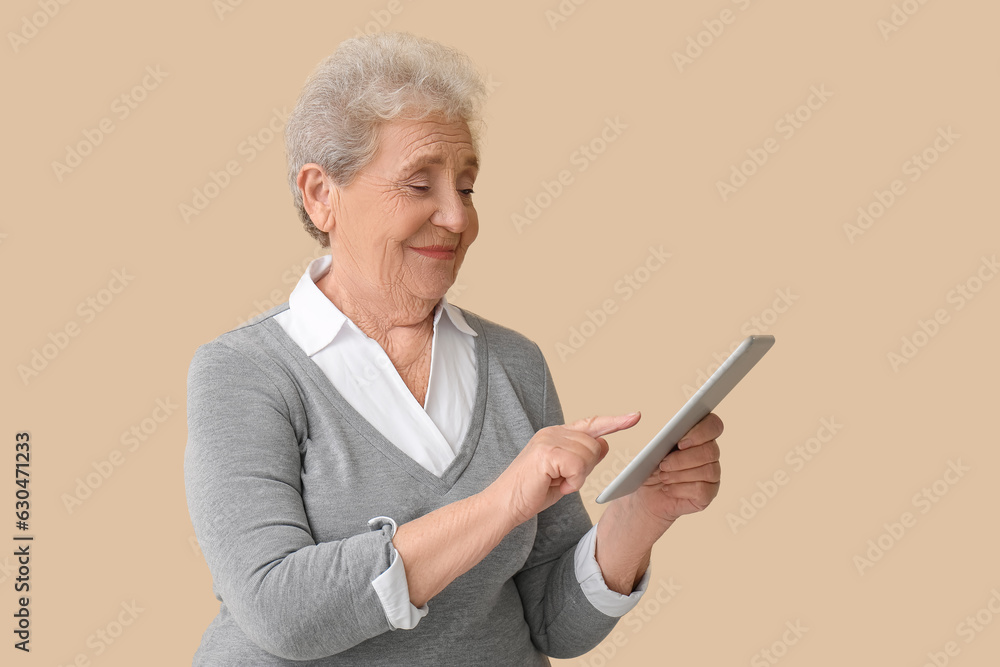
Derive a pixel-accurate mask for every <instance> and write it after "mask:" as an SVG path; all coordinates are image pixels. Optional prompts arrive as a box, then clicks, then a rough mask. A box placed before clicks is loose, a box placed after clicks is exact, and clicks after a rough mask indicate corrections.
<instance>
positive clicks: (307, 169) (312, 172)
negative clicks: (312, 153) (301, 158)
mask: <svg viewBox="0 0 1000 667" xmlns="http://www.w3.org/2000/svg"><path fill="white" fill-rule="evenodd" d="M295 183H296V185H298V188H299V191H300V192H301V193H302V205H303V206H304V207H305V209H306V213H308V214H309V219H310V220H312V222H313V224H314V225H316V227H317V229H319V230H320V231H322V232H325V233H327V234H329V233H330V232H331V231H333V225H334V222H335V215H334V210H335V207H336V200H337V196H338V194H339V192H338V190H337V186H336V185H335V184H334V183H333V179H331V178H330V177H329V176H327V174H326V172H325V171H323V167H321V166H319V165H318V164H316V163H315V162H309V163H308V164H304V165H302V168H301V169H299V176H298V178H297V179H296V181H295Z"/></svg>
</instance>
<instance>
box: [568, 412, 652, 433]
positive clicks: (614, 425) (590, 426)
mask: <svg viewBox="0 0 1000 667" xmlns="http://www.w3.org/2000/svg"><path fill="white" fill-rule="evenodd" d="M641 416H642V415H641V414H640V413H639V412H630V413H629V414H627V415H617V416H613V417H611V416H606V415H604V416H601V415H599V416H596V417H588V418H586V419H578V420H576V421H575V422H573V423H571V424H566V425H565V426H566V428H570V429H573V430H574V431H580V432H581V433H586V434H587V435H589V436H590V437H591V438H599V437H601V436H602V435H608V434H609V433H614V432H615V431H621V430H624V429H627V428H631V427H633V426H635V425H636V423H638V421H639V417H641Z"/></svg>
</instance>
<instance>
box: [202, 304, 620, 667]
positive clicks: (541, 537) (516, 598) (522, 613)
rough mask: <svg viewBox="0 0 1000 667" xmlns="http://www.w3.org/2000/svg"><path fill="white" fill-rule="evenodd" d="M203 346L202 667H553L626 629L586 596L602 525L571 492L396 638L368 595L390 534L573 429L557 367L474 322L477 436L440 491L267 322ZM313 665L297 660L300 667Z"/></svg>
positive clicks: (516, 338)
mask: <svg viewBox="0 0 1000 667" xmlns="http://www.w3.org/2000/svg"><path fill="white" fill-rule="evenodd" d="M287 308H288V302H287V301H286V302H285V303H282V304H280V305H278V306H275V307H274V308H272V309H270V310H269V311H267V312H265V313H262V314H260V315H258V316H256V317H254V318H252V319H251V320H249V321H247V322H245V323H243V324H241V325H240V326H239V327H237V328H236V329H234V330H232V331H229V332H227V333H224V334H222V335H220V336H218V337H217V338H215V339H214V340H212V341H210V342H208V343H205V344H203V345H201V346H200V347H198V349H197V350H196V352H195V354H194V358H193V359H192V361H191V366H190V369H189V372H188V394H187V414H188V442H187V448H186V450H185V454H184V481H185V487H186V492H187V502H188V509H189V511H190V513H191V520H192V523H193V525H194V529H195V534H196V535H197V538H198V543H199V545H200V546H201V550H202V553H203V554H204V556H205V560H206V561H207V563H208V567H209V570H210V571H211V574H212V582H213V593H214V594H215V597H216V598H217V599H218V600H219V601H220V603H221V604H220V605H219V613H218V615H217V616H216V617H215V619H214V620H213V621H212V623H211V624H210V625H209V626H208V629H207V630H206V631H205V634H204V636H203V637H202V641H201V645H200V646H199V648H198V651H197V653H196V654H195V657H194V663H193V664H194V665H206V666H211V667H225V666H226V665H241V666H247V665H253V666H257V665H365V666H368V665H372V666H376V665H434V666H440V667H447V666H450V665H455V666H462V667H466V666H468V665H497V666H502V665H511V666H512V667H513V666H516V667H527V666H531V665H548V664H550V663H549V660H548V658H546V657H545V656H546V655H549V656H553V657H558V658H571V657H575V656H578V655H582V654H583V653H586V652H587V651H589V650H590V649H591V648H593V647H594V646H596V645H597V644H598V643H599V642H600V641H601V640H602V639H603V638H604V637H606V636H607V635H608V633H610V632H611V630H612V628H613V627H614V626H615V623H616V622H617V621H618V618H617V617H612V616H607V615H605V614H603V613H601V612H600V611H598V610H597V609H596V608H594V606H593V605H592V604H591V603H590V602H589V601H588V600H587V598H586V596H585V594H584V592H583V591H582V590H581V588H580V584H579V583H578V582H577V581H576V575H575V568H574V564H573V555H574V549H575V546H576V543H577V542H578V541H579V539H580V537H582V536H583V535H584V534H585V533H586V532H587V531H588V530H589V529H590V528H591V526H592V522H591V520H590V517H589V516H588V514H587V512H586V510H585V509H584V507H583V503H582V501H581V499H580V495H579V494H578V493H574V494H570V495H567V496H565V497H564V498H563V499H562V500H560V501H559V502H558V503H556V504H555V505H553V506H552V507H551V508H549V509H548V510H545V511H544V512H542V513H540V514H539V515H538V516H537V517H535V518H533V519H531V520H529V521H526V522H525V523H523V524H521V525H520V526H518V527H517V528H515V529H514V530H513V531H511V532H510V533H509V534H508V535H507V536H506V538H505V539H504V540H503V541H502V542H501V543H500V544H499V545H498V546H497V547H496V548H495V549H493V551H491V552H490V553H489V555H487V556H486V558H485V559H483V560H482V561H481V562H480V563H479V564H477V565H476V566H475V567H473V568H472V569H471V570H469V571H468V572H466V573H465V574H463V575H462V576H460V577H458V578H457V579H456V580H455V581H453V582H452V583H451V584H450V585H449V586H448V587H447V588H445V589H444V590H443V591H442V592H441V593H439V594H438V595H436V596H435V597H434V598H433V599H431V600H430V602H428V609H429V612H428V614H427V616H425V617H424V618H423V619H422V620H421V621H420V623H419V624H418V625H417V627H416V628H414V629H412V630H403V629H400V630H390V627H389V624H388V621H387V620H386V617H385V612H384V611H383V609H382V605H381V603H380V601H379V599H378V597H377V596H376V594H375V590H374V588H373V587H372V585H371V582H372V580H374V579H375V578H376V577H377V576H378V575H379V574H381V573H382V572H383V571H385V570H386V568H388V567H389V565H390V554H391V541H390V540H391V537H390V531H391V526H390V525H388V524H386V525H384V526H379V525H376V526H375V527H374V528H370V527H369V526H368V520H369V519H371V518H372V517H376V516H388V517H391V518H393V519H394V520H395V521H396V522H397V524H399V525H402V524H404V523H406V522H408V521H410V520H412V519H414V518H417V517H419V516H422V515H424V514H426V513H428V512H430V511H432V510H435V509H437V508H439V507H442V506H444V505H447V504H449V503H452V502H454V501H456V500H459V499H461V498H465V497H467V496H470V495H472V494H474V493H477V492H479V491H481V490H482V489H484V488H486V487H487V486H488V485H489V484H490V483H492V482H493V480H495V479H496V478H497V476H499V474H500V473H501V472H503V470H505V469H506V467H507V466H508V465H509V464H510V462H511V460H513V458H514V457H515V456H516V455H517V453H518V452H519V451H520V449H521V448H522V447H523V446H524V445H525V444H526V443H527V442H528V440H530V439H531V437H532V435H533V434H534V433H535V431H537V430H538V429H540V428H542V427H544V426H549V425H552V424H561V423H563V414H562V409H561V407H560V404H559V398H558V396H557V395H556V390H555V386H554V385H553V382H552V376H551V375H550V373H549V368H548V365H547V363H546V361H545V358H544V356H543V355H542V352H541V350H540V349H539V348H538V346H537V345H536V344H535V343H534V342H532V341H531V340H529V339H528V338H526V337H525V336H523V335H521V334H519V333H517V332H516V331H513V330H511V329H508V328H506V327H503V326H501V325H499V324H496V323H494V322H491V321H489V320H487V319H485V318H482V317H478V316H476V315H474V314H473V313H471V312H469V311H467V310H464V309H463V313H464V314H465V316H466V318H467V321H468V322H469V325H470V326H471V327H472V328H473V329H475V330H476V332H477V333H478V334H479V337H478V338H477V339H476V361H477V367H476V368H477V375H478V379H477V387H476V395H475V404H474V408H473V416H472V422H471V424H470V426H469V429H468V431H467V433H466V436H465V439H464V442H463V443H462V445H461V449H460V451H459V453H458V455H457V457H456V458H455V461H454V462H453V463H452V464H451V466H450V467H449V468H448V469H447V470H446V471H445V473H444V475H443V476H442V477H440V478H439V477H437V476H435V475H433V474H432V473H430V472H429V471H427V470H426V469H424V468H423V467H422V466H420V465H419V464H417V463H416V462H415V461H413V460H412V459H411V458H409V457H408V456H406V455H405V454H403V453H402V452H401V451H400V450H399V449H397V448H396V447H395V446H394V445H393V444H392V443H391V442H389V441H388V440H386V439H385V437H384V436H382V434H381V433H380V432H379V431H378V430H377V429H375V428H374V427H372V425H371V424H369V423H368V422H367V421H365V420H364V419H363V418H362V417H361V415H359V414H358V412H357V411H356V410H355V409H354V408H353V407H352V406H351V405H350V404H349V403H348V402H347V401H346V400H345V399H344V398H343V397H342V396H341V395H340V394H339V393H338V392H337V390H336V389H335V388H334V387H333V385H332V384H331V383H330V381H329V379H328V378H327V377H326V376H325V375H324V374H323V372H322V370H321V369H320V368H319V367H318V366H317V365H316V364H315V362H313V361H312V359H310V358H309V357H308V356H307V355H306V354H305V353H304V352H303V351H302V349H301V348H300V347H299V346H298V345H296V344H295V342H294V341H293V340H292V339H291V338H289V337H288V335H287V334H286V333H285V331H284V329H282V328H281V326H280V325H279V324H278V323H277V322H275V320H274V319H273V316H274V315H276V314H278V313H280V312H282V311H284V310H286V309H287ZM303 661H304V662H303Z"/></svg>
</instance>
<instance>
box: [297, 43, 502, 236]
mask: <svg viewBox="0 0 1000 667" xmlns="http://www.w3.org/2000/svg"><path fill="white" fill-rule="evenodd" d="M485 97H486V83H485V82H484V80H483V77H482V76H481V75H480V73H479V72H478V71H477V69H476V67H475V65H474V64H473V62H472V60H471V59H470V58H469V56H467V55H466V54H464V53H462V52H461V51H458V50H457V49H454V48H451V47H448V46H445V45H443V44H439V43H438V42H435V41H432V40H430V39H426V38H423V37H417V36H415V35H412V34H410V33H406V32H378V33H374V34H366V35H360V36H358V37H353V38H351V39H347V40H344V41H343V42H341V44H340V45H339V46H338V47H337V50H336V51H335V52H334V53H333V54H331V55H330V56H328V57H327V58H325V59H324V60H323V61H322V62H321V63H320V64H319V65H317V67H316V69H315V70H313V72H312V74H310V75H309V78H308V79H306V83H305V86H304V87H303V89H302V93H301V95H300V96H299V99H298V102H297V103H296V104H295V108H294V109H293V110H292V112H291V114H290V115H289V117H288V121H287V122H286V124H285V152H286V158H287V161H288V186H289V188H290V189H291V191H292V197H293V199H294V203H295V207H296V209H298V214H299V219H300V220H301V221H302V225H303V226H304V227H305V229H306V231H307V232H309V234H310V235H312V237H313V238H315V239H316V240H317V241H319V243H320V245H321V246H323V247H328V246H329V245H330V239H329V237H328V235H327V234H326V233H325V232H323V231H322V230H320V229H318V228H317V227H316V226H315V225H314V224H313V222H312V220H311V219H310V218H309V213H308V212H307V211H306V209H305V206H304V205H303V202H302V192H301V191H300V190H299V188H298V185H297V183H296V181H297V179H298V174H299V170H301V169H302V166H303V165H305V164H308V163H310V162H315V163H316V164H318V165H320V166H321V167H322V168H323V170H324V171H325V172H326V174H327V175H328V176H329V177H330V178H331V179H333V181H334V182H335V183H337V184H338V185H342V186H346V185H349V184H350V183H351V181H353V180H354V177H355V176H356V175H357V174H358V172H359V171H361V170H362V169H363V168H365V167H366V166H368V165H369V164H370V163H371V162H372V160H373V159H374V158H375V154H376V152H377V151H378V146H379V138H380V136H379V131H380V129H381V127H382V126H383V125H384V124H385V123H388V122H391V121H394V120H404V119H405V120H419V119H421V118H426V117H428V116H431V115H441V116H443V117H444V118H445V119H446V120H447V121H448V122H451V121H456V120H462V121H465V122H466V123H467V124H468V126H469V132H470V134H471V135H472V145H473V150H475V152H476V154H477V155H478V154H479V137H480V126H482V125H483V119H482V116H481V113H482V111H481V109H482V102H483V100H484V99H485Z"/></svg>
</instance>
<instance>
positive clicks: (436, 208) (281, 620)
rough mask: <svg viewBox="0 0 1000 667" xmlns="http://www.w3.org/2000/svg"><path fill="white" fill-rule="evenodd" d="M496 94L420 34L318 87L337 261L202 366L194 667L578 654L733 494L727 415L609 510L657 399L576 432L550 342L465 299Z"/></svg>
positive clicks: (340, 63)
mask: <svg viewBox="0 0 1000 667" xmlns="http://www.w3.org/2000/svg"><path fill="white" fill-rule="evenodd" d="M483 98H484V84H483V81H482V78H481V76H480V75H479V74H478V73H477V72H476V69H475V68H474V67H473V66H472V64H471V63H470V61H469V59H468V58H467V57H466V56H464V55H463V54H461V53H459V52H456V51H454V50H452V49H450V48H447V47H444V46H442V45H440V44H437V43H435V42H432V41H429V40H425V39H420V38H417V37H414V36H412V35H408V34H405V33H390V34H386V33H383V34H376V35H369V36H363V37H358V38H355V39H350V40H347V41H345V42H344V43H342V44H341V45H340V47H339V48H338V49H337V51H336V52H335V53H334V54H333V55H332V56H330V57H329V58H327V59H326V60H325V61H323V62H322V63H321V64H320V65H319V67H318V68H317V69H316V71H315V72H314V73H313V74H312V76H311V77H310V78H309V79H308V81H307V83H306V85H305V88H304V90H303V92H302V95H301V97H300V99H299V101H298V104H297V105H296V107H295V109H294V111H293V112H292V114H291V116H290V117H289V119H288V125H287V128H286V134H287V150H288V163H289V181H290V185H291V188H292V191H293V195H294V199H295V204H296V206H297V208H298V212H299V216H300V218H301V219H302V222H303V223H304V225H305V227H306V229H307V230H308V232H309V233H310V234H311V235H312V236H313V237H315V238H316V239H317V240H318V242H319V243H320V244H322V245H323V246H324V247H327V246H328V247H329V248H330V254H329V255H328V256H324V257H322V258H320V259H317V260H315V261H313V262H312V263H311V264H310V265H309V267H308V269H307V270H306V272H305V274H304V275H303V276H302V279H301V280H300V281H299V283H298V284H297V285H296V287H295V289H294V290H293V291H292V293H291V295H290V297H289V299H288V301H287V302H285V303H283V304H281V305H279V306H276V307H274V308H272V309H271V310H269V311H267V312H265V313H262V314H261V315H258V316H257V317H255V318H253V319H251V320H249V321H247V322H245V323H243V324H242V325H240V326H239V327H237V328H236V329H234V330H232V331H229V332H227V333H224V334H222V335H220V336H218V337H217V338H215V339H214V340H212V341H210V342H208V343H206V344H204V345H201V346H200V347H199V348H198V349H197V351H196V352H195V354H194V358H193V360H192V362H191V366H190V371H189V375H188V404H187V409H188V433H189V439H188V444H187V449H186V452H185V460H184V472H185V484H186V489H187V497H188V506H189V509H190V513H191V518H192V521H193V524H194V528H195V531H196V534H197V537H198V542H199V544H200V545H201V549H202V551H203V553H204V555H205V559H206V560H207V562H208V566H209V569H210V570H211V574H212V580H213V589H214V593H215V596H216V597H217V598H218V600H219V601H220V603H221V604H220V606H219V613H218V615H217V616H216V617H215V619H214V620H213V621H212V623H211V624H210V625H209V627H208V629H207V630H206V632H205V634H204V636H203V638H202V641H201V645H200V647H199V649H198V651H197V653H196V655H195V659H194V664H196V665H210V666H211V667H222V666H225V665H242V666H246V665H255V666H256V665H293V664H295V665H365V666H369V665H434V666H447V665H456V666H458V665H461V666H462V667H467V666H469V665H512V666H513V665H516V666H517V667H525V666H527V665H547V664H549V660H548V658H547V657H546V656H554V657H559V658H568V657H574V656H578V655H581V654H583V653H585V652H587V651H588V650H590V649H592V648H593V647H595V646H596V645H597V644H598V643H599V642H600V641H601V640H602V639H603V638H604V637H605V636H607V634H608V633H609V632H610V631H611V629H612V628H613V627H614V625H615V623H616V622H617V620H618V618H619V617H620V616H622V615H623V614H624V613H626V612H627V611H628V610H629V609H631V608H632V607H633V606H634V605H635V604H636V602H637V601H638V599H639V597H640V596H641V595H642V592H643V591H644V590H645V589H646V587H647V584H648V581H649V577H650V571H649V557H650V549H651V547H652V545H653V543H654V542H655V541H656V540H657V539H658V538H659V537H660V536H661V535H662V534H663V533H664V531H665V530H667V528H668V527H670V525H671V524H672V523H673V522H674V521H675V520H676V519H677V518H678V517H679V516H681V515H683V514H687V513H691V512H695V511H698V510H701V509H704V508H705V507H706V506H707V505H708V504H709V502H711V500H712V499H713V498H714V497H715V495H716V493H717V492H718V485H719V474H720V471H719V462H718V459H719V448H718V445H717V443H716V440H715V439H716V438H717V437H718V436H719V434H720V433H721V432H722V423H721V421H720V420H719V418H718V417H716V416H715V415H709V417H707V418H706V419H705V420H703V421H702V422H701V423H699V424H698V425H697V426H695V427H694V428H693V429H692V430H691V432H690V433H689V434H688V437H687V438H686V439H685V440H684V441H682V443H681V448H680V449H679V450H677V451H675V452H673V453H671V454H670V455H669V456H667V457H666V458H665V459H664V460H663V462H662V463H661V465H660V470H659V471H658V472H657V473H655V474H654V475H653V476H651V477H650V479H649V480H648V481H647V483H646V485H645V486H643V487H642V488H641V489H639V490H638V491H636V492H635V493H633V494H631V495H630V496H626V497H624V498H621V499H619V500H616V501H614V502H613V503H611V504H610V505H609V506H608V507H607V509H606V511H605V513H604V514H603V516H602V517H601V519H600V520H599V521H598V523H597V525H596V526H592V524H591V520H590V518H589V516H588V514H587V512H586V510H585V509H584V507H583V504H582V501H581V499H580V494H579V492H578V490H579V489H580V487H581V486H582V484H583V482H584V480H585V479H586V477H587V475H588V474H589V473H590V471H591V470H592V469H593V468H594V466H595V465H596V464H597V463H598V462H599V461H600V460H601V458H602V457H603V456H604V455H605V454H606V453H607V451H608V443H607V441H606V440H605V439H604V437H603V436H605V435H608V434H610V433H613V432H615V431H618V430H621V429H625V428H629V427H631V426H633V425H634V424H635V423H636V422H637V421H638V419H639V414H638V413H632V414H628V415H621V416H613V417H612V416H600V417H593V418H590V419H584V420H580V421H575V422H572V423H569V424H564V423H563V421H564V420H563V414H562V409H561V407H560V403H559V399H558V397H557V395H556V389H555V386H554V384H553V381H552V376H551V374H550V372H549V368H548V365H547V364H546V361H545V358H544V357H543V355H542V352H541V350H540V349H539V348H538V346H537V345H536V344H535V343H534V342H532V341H531V340H529V339H528V338H526V337H525V336H523V335H521V334H519V333H517V332H515V331H513V330H511V329H508V328H506V327H503V326H501V325H499V324H496V323H494V322H492V321H490V320H488V319H486V318H484V317H480V316H478V315H476V314H474V313H472V312H470V311H468V310H465V309H462V308H458V307H456V306H454V305H451V304H449V303H448V302H447V301H446V300H445V296H444V295H445V292H446V291H447V290H448V288H449V287H450V286H451V285H452V284H453V283H454V281H455V278H456V276H457V274H458V270H459V268H460V267H461V265H462V261H463V260H464V259H465V255H466V252H467V251H468V249H469V247H470V246H471V245H472V243H473V241H475V239H476V235H477V233H478V228H479V220H478V217H477V213H476V209H475V206H474V205H473V186H474V184H475V181H476V178H477V176H478V172H479V126H480V116H479V114H480V110H479V104H480V102H481V100H482V99H483ZM303 661H304V662H303Z"/></svg>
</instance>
